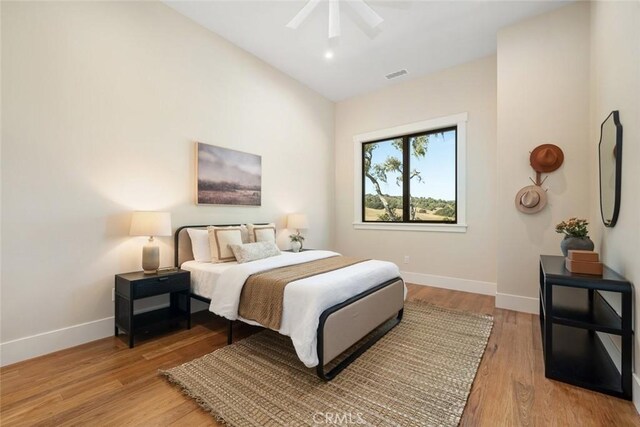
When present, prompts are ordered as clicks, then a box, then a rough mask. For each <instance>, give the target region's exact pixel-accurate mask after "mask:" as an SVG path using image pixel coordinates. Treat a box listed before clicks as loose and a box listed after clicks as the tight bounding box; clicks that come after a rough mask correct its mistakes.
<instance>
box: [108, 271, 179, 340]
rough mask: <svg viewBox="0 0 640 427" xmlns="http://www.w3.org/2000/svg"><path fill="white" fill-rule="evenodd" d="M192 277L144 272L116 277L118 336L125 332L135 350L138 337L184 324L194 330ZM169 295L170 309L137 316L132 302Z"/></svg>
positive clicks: (169, 273)
mask: <svg viewBox="0 0 640 427" xmlns="http://www.w3.org/2000/svg"><path fill="white" fill-rule="evenodd" d="M190 293H191V273H190V272H188V271H185V270H176V271H168V272H160V273H157V274H144V273H143V272H142V271H137V272H134V273H125V274H117V275H116V294H115V336H118V332H120V331H124V332H126V333H127V334H128V335H129V348H133V338H134V336H135V335H136V333H140V332H147V333H148V332H149V331H150V330H152V329H153V330H155V329H156V328H157V327H165V328H166V327H168V326H170V325H173V324H176V323H179V322H180V321H181V320H185V321H186V323H187V329H191V297H190ZM163 294H170V305H169V307H164V308H161V309H158V310H153V311H147V312H145V313H139V314H134V313H133V302H134V301H135V300H138V299H142V298H147V297H152V296H155V295H163Z"/></svg>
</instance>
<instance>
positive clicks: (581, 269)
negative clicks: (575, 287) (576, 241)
mask: <svg viewBox="0 0 640 427" xmlns="http://www.w3.org/2000/svg"><path fill="white" fill-rule="evenodd" d="M565 266H566V267H567V270H569V271H570V272H572V273H580V274H591V275H594V276H602V270H603V268H602V263H601V262H600V257H599V256H598V253H597V252H593V251H576V250H570V251H569V256H568V257H566V258H565Z"/></svg>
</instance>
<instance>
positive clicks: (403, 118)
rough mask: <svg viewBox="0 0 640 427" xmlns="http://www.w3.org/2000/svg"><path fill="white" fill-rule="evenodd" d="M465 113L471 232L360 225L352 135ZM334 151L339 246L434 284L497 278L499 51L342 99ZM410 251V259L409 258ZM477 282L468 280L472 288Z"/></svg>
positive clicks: (469, 228) (352, 253)
mask: <svg viewBox="0 0 640 427" xmlns="http://www.w3.org/2000/svg"><path fill="white" fill-rule="evenodd" d="M462 112H468V123H467V164H468V167H467V179H466V185H467V201H466V204H467V224H468V226H469V227H468V229H467V232H466V233H460V234H458V233H443V232H413V231H387V230H382V231H381V230H355V229H354V228H353V225H352V222H353V220H354V193H353V192H354V189H353V182H354V157H353V156H354V149H353V147H354V142H353V137H354V136H355V135H358V134H362V133H366V132H371V131H375V130H380V129H386V128H391V127H395V126H399V125H404V124H407V123H413V122H419V121H423V120H429V119H434V118H438V117H443V116H448V115H452V114H457V113H462ZM335 150H336V152H335V163H336V185H335V194H336V220H335V223H336V234H335V240H336V246H337V249H338V250H339V251H341V252H343V253H345V254H349V255H357V256H363V257H372V258H379V259H385V260H389V261H392V262H395V263H397V264H398V265H399V266H400V267H401V269H402V270H403V271H405V272H411V273H418V276H416V275H413V277H414V278H416V277H417V278H420V277H421V276H419V275H428V277H424V279H425V280H427V281H429V283H431V284H436V285H443V284H444V281H446V282H450V281H448V280H447V279H446V278H455V279H466V280H472V281H475V282H478V281H480V282H489V283H491V284H494V283H495V281H496V270H495V257H496V241H495V237H494V236H495V233H496V209H495V187H496V158H495V152H496V58H495V56H490V57H487V58H484V59H480V60H477V61H473V62H470V63H467V64H464V65H461V66H457V67H454V68H450V69H448V70H445V71H442V72H439V73H435V74H431V75H427V76H424V77H420V78H416V79H415V80H411V81H408V82H406V83H402V84H398V85H395V86H392V87H390V88H386V89H383V90H380V91H377V92H373V93H371V94H368V95H363V96H359V97H356V98H352V99H349V100H346V101H343V102H340V103H338V104H337V105H336V148H335ZM405 255H408V256H409V257H410V262H409V264H403V257H404V256H405ZM433 276H444V277H433ZM439 281H443V283H434V282H439ZM456 283H465V282H460V281H457V282H456ZM476 284H477V283H474V282H468V283H466V285H468V286H470V287H471V288H470V289H473V286H474V285H476Z"/></svg>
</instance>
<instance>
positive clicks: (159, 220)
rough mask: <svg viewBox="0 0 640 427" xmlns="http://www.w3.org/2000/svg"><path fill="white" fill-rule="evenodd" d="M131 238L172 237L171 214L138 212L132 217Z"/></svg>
mask: <svg viewBox="0 0 640 427" xmlns="http://www.w3.org/2000/svg"><path fill="white" fill-rule="evenodd" d="M129 235H131V236H150V237H151V236H171V214H170V213H169V212H144V211H136V212H134V213H133V216H132V217H131V230H130V231H129Z"/></svg>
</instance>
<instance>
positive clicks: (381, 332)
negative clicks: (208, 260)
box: [174, 224, 404, 381]
mask: <svg viewBox="0 0 640 427" xmlns="http://www.w3.org/2000/svg"><path fill="white" fill-rule="evenodd" d="M236 225H240V224H224V225H220V226H236ZM258 225H262V224H258ZM220 226H218V227H220ZM203 227H208V225H185V226H182V227H179V228H178V229H177V230H176V232H175V237H174V241H175V254H174V261H175V265H176V267H178V268H179V267H180V266H179V265H178V260H179V257H178V247H179V246H178V240H179V239H178V238H179V235H180V231H181V230H183V229H185V228H203ZM398 280H402V278H401V277H395V278H393V279H391V280H387V281H386V282H384V283H381V284H379V285H377V286H375V287H373V288H370V289H367V290H366V291H364V292H361V293H359V294H357V295H354V296H353V297H351V298H349V299H347V300H345V301H343V302H341V303H339V304H336V305H334V306H331V307H329V308H327V309H326V310H324V311H323V312H322V314H321V315H320V321H319V323H318V330H317V333H316V335H317V354H318V366H317V368H316V374H317V375H318V377H320V378H321V379H323V380H325V381H331V380H332V379H333V378H335V376H336V375H338V374H339V373H340V372H342V371H343V370H344V369H345V368H346V367H347V366H349V365H350V364H351V363H353V362H354V361H355V360H356V359H357V358H358V357H360V356H361V355H362V353H364V352H365V351H367V350H368V349H369V348H370V347H371V346H373V345H374V344H375V343H376V342H378V341H379V340H380V339H381V338H382V337H383V336H385V335H386V334H387V332H389V331H390V330H391V329H393V328H394V327H396V326H397V325H398V324H399V323H400V322H401V321H402V316H403V313H404V308H401V309H400V310H399V311H398V314H397V316H395V318H390V319H387V320H386V321H384V322H382V323H381V324H380V325H378V326H377V328H376V329H377V330H376V329H373V330H372V331H371V332H369V334H370V335H371V336H370V337H369V339H368V340H367V341H366V342H364V343H362V344H360V346H359V347H358V348H357V349H356V350H354V352H353V353H351V354H349V355H348V356H347V357H345V358H344V359H343V360H342V361H340V363H338V364H337V365H336V366H334V367H333V368H332V369H331V370H329V371H328V372H325V371H324V360H323V359H324V326H325V323H326V321H327V319H328V318H329V316H331V315H332V314H333V313H335V312H336V311H338V310H341V309H343V308H344V307H347V306H348V305H351V304H353V303H355V302H356V301H359V300H361V299H363V298H366V297H367V296H369V295H371V294H373V293H375V292H378V291H379V290H381V289H383V288H386V287H387V286H390V285H392V284H393V283H395V282H397V281H398ZM191 298H195V299H197V300H199V301H202V302H205V303H208V304H210V303H211V300H210V299H209V298H205V297H203V296H200V295H196V294H194V293H193V292H191ZM374 331H375V332H374ZM232 343H233V320H228V319H227V345H230V344H232ZM354 344H355V343H354Z"/></svg>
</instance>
